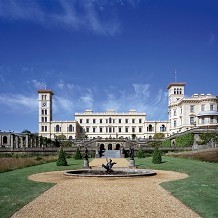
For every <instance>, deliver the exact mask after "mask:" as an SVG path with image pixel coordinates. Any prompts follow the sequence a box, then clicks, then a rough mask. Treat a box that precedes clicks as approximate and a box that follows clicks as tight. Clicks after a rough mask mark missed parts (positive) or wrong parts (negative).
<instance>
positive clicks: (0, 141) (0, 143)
mask: <svg viewBox="0 0 218 218" xmlns="http://www.w3.org/2000/svg"><path fill="white" fill-rule="evenodd" d="M0 146H1V147H2V135H0Z"/></svg>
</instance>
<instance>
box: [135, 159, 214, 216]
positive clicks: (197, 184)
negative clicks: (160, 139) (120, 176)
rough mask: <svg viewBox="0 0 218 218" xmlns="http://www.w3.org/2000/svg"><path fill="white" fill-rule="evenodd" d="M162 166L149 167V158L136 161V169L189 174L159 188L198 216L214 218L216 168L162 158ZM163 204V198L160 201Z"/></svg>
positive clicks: (151, 165)
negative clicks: (166, 191)
mask: <svg viewBox="0 0 218 218" xmlns="http://www.w3.org/2000/svg"><path fill="white" fill-rule="evenodd" d="M162 158H163V160H162V161H163V163H161V164H152V163H151V162H152V158H142V159H138V158H136V165H137V167H138V168H150V169H157V170H170V171H177V172H181V173H186V174H188V175H189V177H188V178H186V179H183V180H178V181H172V182H165V183H162V184H161V186H162V187H163V188H165V189H166V190H168V191H169V192H171V193H172V195H174V196H175V197H176V198H178V199H179V200H180V201H182V202H183V203H184V204H186V205H187V206H188V207H190V208H191V209H192V210H194V211H195V212H196V213H198V214H199V215H200V216H202V217H207V218H209V217H211V218H215V217H218V210H217V202H218V165H217V163H209V162H201V161H198V160H190V159H183V158H173V157H162ZM163 200H165V201H167V199H163Z"/></svg>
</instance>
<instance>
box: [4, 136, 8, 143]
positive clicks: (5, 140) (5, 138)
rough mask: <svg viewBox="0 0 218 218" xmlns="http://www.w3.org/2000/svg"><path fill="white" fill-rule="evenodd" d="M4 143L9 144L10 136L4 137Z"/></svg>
mask: <svg viewBox="0 0 218 218" xmlns="http://www.w3.org/2000/svg"><path fill="white" fill-rule="evenodd" d="M3 144H8V137H7V136H4V137H3Z"/></svg>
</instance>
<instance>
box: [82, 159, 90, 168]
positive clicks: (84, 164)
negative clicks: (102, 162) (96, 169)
mask: <svg viewBox="0 0 218 218" xmlns="http://www.w3.org/2000/svg"><path fill="white" fill-rule="evenodd" d="M83 168H85V169H89V168H90V166H89V160H84V161H83Z"/></svg>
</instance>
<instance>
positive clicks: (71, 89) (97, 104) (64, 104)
mask: <svg viewBox="0 0 218 218" xmlns="http://www.w3.org/2000/svg"><path fill="white" fill-rule="evenodd" d="M62 87H63V88H62V89H61V90H59V92H58V93H57V94H56V96H55V99H56V100H55V101H54V104H55V116H57V117H58V119H69V116H70V118H71V119H72V117H73V115H74V113H75V112H83V111H85V110H86V109H92V110H93V111H95V112H104V111H106V110H107V109H115V110H116V111H118V112H127V111H129V110H130V109H136V110H137V111H138V112H146V114H147V119H148V120H162V119H164V120H166V119H167V92H164V91H163V90H161V89H160V90H157V92H156V93H152V92H151V86H150V84H133V85H132V87H130V88H129V89H128V90H121V89H119V88H116V87H115V86H112V88H111V87H108V89H107V88H106V89H105V90H104V91H101V90H98V88H96V87H90V88H84V87H81V86H78V85H75V84H69V83H66V84H65V83H64V82H63V81H62ZM102 92H103V94H102ZM97 93H101V94H102V95H103V97H99V96H98V94H97Z"/></svg>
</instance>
